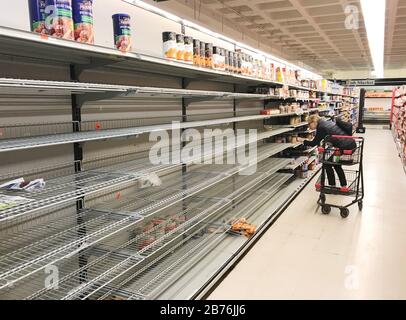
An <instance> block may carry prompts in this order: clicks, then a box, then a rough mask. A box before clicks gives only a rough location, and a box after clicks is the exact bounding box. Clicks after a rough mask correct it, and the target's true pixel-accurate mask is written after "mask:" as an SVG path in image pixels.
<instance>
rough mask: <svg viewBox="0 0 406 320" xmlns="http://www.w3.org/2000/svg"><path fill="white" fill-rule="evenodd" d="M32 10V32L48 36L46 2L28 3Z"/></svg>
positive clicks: (39, 0)
mask: <svg viewBox="0 0 406 320" xmlns="http://www.w3.org/2000/svg"><path fill="white" fill-rule="evenodd" d="M28 5H29V10H30V27H31V31H33V32H36V33H41V34H48V30H47V29H46V27H45V18H46V13H45V8H46V1H45V0H29V2H28Z"/></svg>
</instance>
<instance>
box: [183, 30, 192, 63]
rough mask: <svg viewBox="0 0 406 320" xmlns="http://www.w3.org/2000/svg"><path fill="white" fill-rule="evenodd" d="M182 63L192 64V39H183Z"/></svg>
mask: <svg viewBox="0 0 406 320" xmlns="http://www.w3.org/2000/svg"><path fill="white" fill-rule="evenodd" d="M184 61H185V62H186V63H193V38H192V37H187V36H186V37H185V54H184Z"/></svg>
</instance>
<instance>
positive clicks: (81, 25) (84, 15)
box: [72, 0, 94, 44]
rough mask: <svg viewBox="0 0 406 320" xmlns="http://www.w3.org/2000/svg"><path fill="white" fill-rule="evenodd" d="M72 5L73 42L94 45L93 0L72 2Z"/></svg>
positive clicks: (75, 0)
mask: <svg viewBox="0 0 406 320" xmlns="http://www.w3.org/2000/svg"><path fill="white" fill-rule="evenodd" d="M72 4H73V23H74V31H75V32H74V36H75V40H76V41H78V42H84V43H90V44H94V26H93V0H73V2H72Z"/></svg>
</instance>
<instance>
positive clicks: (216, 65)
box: [213, 46, 221, 70]
mask: <svg viewBox="0 0 406 320" xmlns="http://www.w3.org/2000/svg"><path fill="white" fill-rule="evenodd" d="M213 69H215V70H221V48H220V47H216V46H214V47H213Z"/></svg>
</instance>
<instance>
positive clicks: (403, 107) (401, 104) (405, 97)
mask: <svg viewBox="0 0 406 320" xmlns="http://www.w3.org/2000/svg"><path fill="white" fill-rule="evenodd" d="M405 88H406V87H405V86H401V87H398V88H396V89H394V90H393V98H392V108H391V115H390V124H391V129H392V134H393V138H394V140H395V144H396V148H397V150H398V153H399V157H400V159H401V161H402V165H403V169H404V170H405V172H406V92H405Z"/></svg>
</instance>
